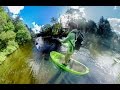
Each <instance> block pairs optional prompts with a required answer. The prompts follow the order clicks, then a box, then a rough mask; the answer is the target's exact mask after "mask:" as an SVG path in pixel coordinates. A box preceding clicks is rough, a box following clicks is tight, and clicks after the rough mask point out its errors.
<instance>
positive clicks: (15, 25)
mask: <svg viewBox="0 0 120 90" xmlns="http://www.w3.org/2000/svg"><path fill="white" fill-rule="evenodd" d="M29 40H31V34H30V32H29V30H28V27H27V26H26V25H25V24H24V23H23V22H22V21H21V20H20V17H19V16H18V17H16V18H15V19H13V18H11V17H10V15H9V14H8V13H7V12H5V10H4V8H3V7H2V6H0V63H2V61H4V60H5V58H6V56H7V55H9V54H11V53H13V52H14V51H15V50H16V49H17V48H18V47H19V45H18V44H23V43H25V42H27V41H29Z"/></svg>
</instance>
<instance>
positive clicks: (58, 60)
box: [50, 51, 89, 75]
mask: <svg viewBox="0 0 120 90" xmlns="http://www.w3.org/2000/svg"><path fill="white" fill-rule="evenodd" d="M50 57H51V60H52V61H53V62H54V63H55V64H56V65H57V66H59V67H60V68H62V69H63V70H65V71H67V72H70V73H73V74H77V75H84V74H87V73H88V72H89V69H88V68H87V67H86V66H85V65H83V64H82V63H80V62H78V61H76V60H74V59H71V60H70V62H69V64H68V65H67V66H64V65H63V64H62V60H64V57H65V55H64V54H61V53H59V52H56V51H52V52H50Z"/></svg>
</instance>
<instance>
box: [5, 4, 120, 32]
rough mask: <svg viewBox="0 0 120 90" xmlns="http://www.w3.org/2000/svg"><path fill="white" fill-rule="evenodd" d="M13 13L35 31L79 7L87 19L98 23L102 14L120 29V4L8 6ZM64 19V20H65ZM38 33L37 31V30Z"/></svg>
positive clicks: (115, 27) (113, 25)
mask: <svg viewBox="0 0 120 90" xmlns="http://www.w3.org/2000/svg"><path fill="white" fill-rule="evenodd" d="M7 7H8V9H9V11H10V12H11V13H13V18H15V17H16V16H17V15H20V17H21V18H20V19H21V20H23V22H24V23H26V24H27V25H28V26H29V27H31V28H32V29H33V31H35V30H37V29H40V28H41V26H42V25H45V24H49V23H50V19H51V17H56V18H59V17H60V16H62V15H63V14H64V13H65V11H66V10H67V9H68V8H74V9H79V10H80V12H82V13H83V14H84V17H85V18H86V19H88V20H89V19H91V20H94V21H95V22H96V23H97V22H98V21H99V19H100V17H101V16H104V18H106V19H108V20H109V22H110V24H111V26H112V27H113V28H114V29H115V30H117V31H120V7H119V6H7ZM64 19H65V18H64ZM64 19H63V20H64ZM36 33H37V32H36Z"/></svg>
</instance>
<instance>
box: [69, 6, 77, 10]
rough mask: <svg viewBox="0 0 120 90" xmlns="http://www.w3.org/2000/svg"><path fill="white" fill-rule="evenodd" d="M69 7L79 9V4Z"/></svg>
mask: <svg viewBox="0 0 120 90" xmlns="http://www.w3.org/2000/svg"><path fill="white" fill-rule="evenodd" d="M70 8H73V9H79V6H70Z"/></svg>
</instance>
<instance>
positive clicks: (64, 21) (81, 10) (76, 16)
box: [58, 6, 86, 28]
mask: <svg viewBox="0 0 120 90" xmlns="http://www.w3.org/2000/svg"><path fill="white" fill-rule="evenodd" d="M70 8H73V10H72V14H70V13H69V14H68V13H64V14H62V15H60V17H59V18H58V22H60V21H61V23H62V26H63V27H64V28H65V27H66V28H67V27H68V23H67V22H68V21H70V20H76V19H80V18H82V17H85V16H86V14H85V8H83V7H79V6H70ZM74 9H77V11H76V10H74ZM68 10H69V9H68Z"/></svg>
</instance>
